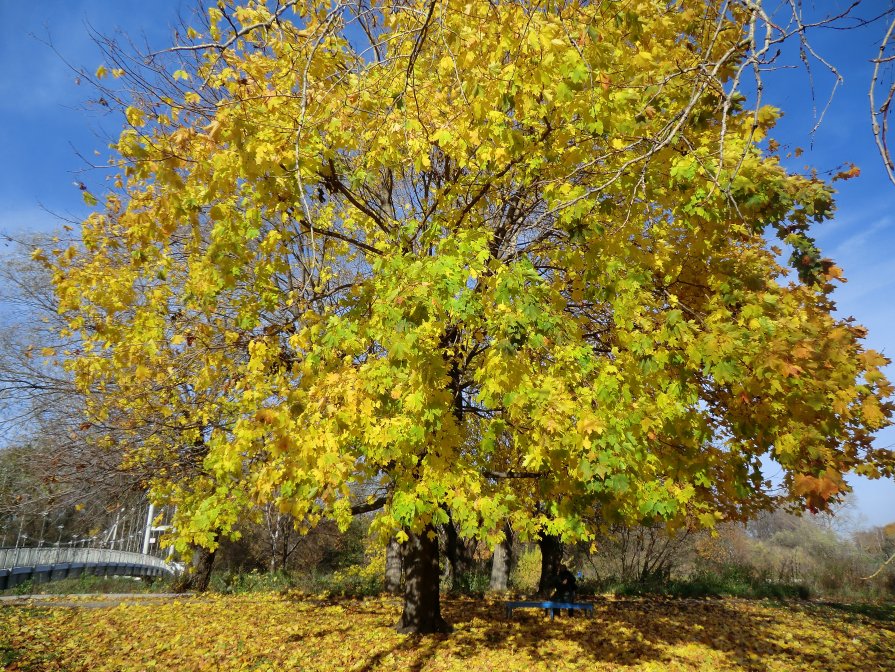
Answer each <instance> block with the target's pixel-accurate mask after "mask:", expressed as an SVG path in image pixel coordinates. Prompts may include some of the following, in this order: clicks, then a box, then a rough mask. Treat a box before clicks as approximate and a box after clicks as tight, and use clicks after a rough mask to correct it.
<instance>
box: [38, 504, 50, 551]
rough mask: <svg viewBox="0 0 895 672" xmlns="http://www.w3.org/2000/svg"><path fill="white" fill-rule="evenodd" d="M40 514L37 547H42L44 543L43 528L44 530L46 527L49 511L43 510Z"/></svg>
mask: <svg viewBox="0 0 895 672" xmlns="http://www.w3.org/2000/svg"><path fill="white" fill-rule="evenodd" d="M40 515H41V516H43V522H41V524H40V538H39V539H38V541H37V547H38V548H43V545H44V530H45V529H46V527H47V517H48V516H49V515H50V512H49V511H44V512H43V513H42V514H40Z"/></svg>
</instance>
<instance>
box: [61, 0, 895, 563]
mask: <svg viewBox="0 0 895 672" xmlns="http://www.w3.org/2000/svg"><path fill="white" fill-rule="evenodd" d="M765 18H766V17H765V15H764V14H763V12H762V10H761V7H760V6H759V5H756V4H755V3H751V2H723V3H722V2H705V3H697V4H686V5H685V4H684V3H667V2H652V1H648V0H639V1H636V2H627V3H614V2H600V3H588V2H577V1H571V0H570V1H560V2H473V3H466V2H455V1H454V0H440V1H438V2H436V1H434V0H406V1H402V2H396V3H392V2H371V3H369V4H368V3H367V2H336V3H330V2H319V1H317V0H306V1H305V2H279V3H277V5H276V7H271V6H269V5H267V4H265V3H264V2H252V1H249V2H246V3H245V4H236V3H234V2H231V1H229V0H228V1H226V2H221V3H219V4H218V5H217V6H216V7H212V8H211V9H209V10H208V23H207V25H204V26H200V27H197V28H190V29H189V31H188V37H187V40H188V42H187V43H184V44H180V45H178V46H177V47H175V48H174V49H172V50H170V51H168V52H167V53H166V54H163V55H160V56H158V59H160V60H157V61H155V62H156V63H165V64H166V65H165V67H168V70H167V73H168V77H166V78H163V79H161V80H158V81H155V82H147V80H145V79H144V78H143V77H144V74H141V73H140V72H139V70H138V69H136V68H133V69H132V68H131V65H130V63H129V62H125V61H122V62H117V63H116V62H113V63H109V64H107V65H106V66H103V67H102V68H100V70H99V71H98V73H97V75H98V76H100V77H102V76H113V77H119V78H121V82H122V83H123V84H124V85H125V86H124V87H123V92H122V89H121V88H119V89H118V90H119V92H122V93H121V94H120V95H121V96H122V98H120V99H121V100H124V101H125V103H126V105H127V109H126V119H127V125H126V127H125V128H124V130H123V132H122V133H121V136H120V138H119V139H118V141H117V144H115V146H114V150H115V152H116V153H117V158H116V159H115V160H114V163H115V165H116V167H117V168H118V170H117V175H116V177H115V178H114V182H113V188H111V189H110V191H109V192H108V193H107V194H106V195H105V196H104V197H103V207H101V208H98V209H97V211H96V212H95V213H94V214H92V215H91V216H90V217H89V218H88V219H87V220H86V221H85V222H84V224H83V230H82V243H81V244H79V245H77V246H75V247H71V248H69V249H67V250H64V251H62V250H57V251H56V252H55V254H52V255H50V254H48V258H50V259H51V263H52V265H53V267H54V269H55V274H56V275H55V278H56V290H57V293H58V295H59V299H60V310H61V311H63V312H64V313H65V314H66V315H67V316H68V318H69V324H70V329H71V331H72V332H73V333H77V334H78V335H79V337H80V344H79V347H78V349H77V350H73V351H70V352H68V353H67V356H68V361H69V365H70V366H71V367H72V369H73V371H74V372H75V374H76V376H77V379H78V381H79V382H80V384H81V386H82V389H83V390H84V391H85V392H86V393H87V394H88V397H89V398H88V406H89V412H90V413H91V415H92V418H93V421H94V422H96V423H100V424H103V423H105V424H110V425H114V426H115V427H116V428H117V429H116V434H115V436H116V437H119V439H120V437H121V431H124V432H127V431H131V432H133V435H134V437H135V438H137V439H139V440H135V441H133V442H132V443H129V444H127V445H129V446H130V447H129V448H127V449H126V450H125V453H126V454H125V461H126V462H127V463H129V464H132V465H142V466H143V468H146V466H147V465H151V470H150V475H149V476H148V477H147V480H148V484H149V485H150V486H151V488H152V492H153V495H154V497H156V498H159V499H164V500H166V501H169V502H170V503H174V504H176V505H177V507H178V509H177V523H176V534H177V538H178V540H179V541H178V543H181V544H186V543H189V542H192V543H198V544H201V545H206V546H213V545H214V544H215V543H216V542H217V539H218V538H219V536H220V535H222V534H227V533H228V531H229V530H230V529H231V526H232V525H233V523H234V522H235V521H236V520H237V519H238V518H239V516H240V515H243V513H244V512H245V511H246V510H247V508H249V507H250V506H251V505H252V504H253V503H258V502H262V503H263V502H276V503H277V504H278V505H279V507H280V508H281V510H282V511H284V512H290V513H291V514H292V515H293V516H295V518H296V520H298V521H300V522H301V524H302V525H304V526H309V525H313V524H314V523H315V522H316V521H318V520H320V519H321V518H322V517H332V518H334V519H336V520H337V521H339V522H340V523H341V524H342V525H347V522H348V520H349V518H350V516H351V515H352V513H356V512H357V511H358V510H363V509H371V508H375V507H379V506H381V507H382V508H381V509H380V514H379V516H378V518H377V523H376V524H377V526H378V528H379V529H380V530H381V531H383V533H387V534H397V535H398V536H399V538H400V539H407V538H408V537H412V538H417V539H418V538H419V537H420V536H421V537H425V536H426V535H425V532H426V531H427V530H430V529H431V526H432V525H434V524H438V523H439V522H443V521H445V520H447V516H448V515H450V516H451V517H452V520H453V521H454V522H455V524H456V525H457V527H458V528H459V530H460V531H461V533H462V534H463V535H468V536H479V537H481V538H484V539H486V540H488V541H490V542H491V543H496V542H497V541H499V540H500V539H501V538H502V535H503V529H504V524H505V522H506V521H507V520H509V521H510V522H511V524H512V526H513V528H514V530H516V531H517V532H519V533H520V534H522V535H523V536H528V537H531V536H534V535H536V534H538V533H539V532H545V533H549V534H553V535H558V536H560V537H563V538H565V539H581V538H587V537H588V535H589V534H590V532H589V531H588V526H587V525H586V524H585V522H584V521H585V516H592V514H593V512H594V510H595V509H596V510H598V511H599V515H600V519H601V520H603V521H605V523H606V524H611V523H615V522H619V521H639V520H643V519H651V520H654V519H656V518H659V519H665V520H668V521H669V522H670V524H672V525H691V526H693V525H699V526H712V525H714V524H715V522H716V521H718V520H721V519H724V518H736V517H745V516H748V515H750V513H752V512H754V511H755V510H757V509H759V508H762V507H764V506H766V505H767V503H768V502H769V501H770V494H769V485H770V484H769V483H767V482H766V481H765V476H764V475H763V474H762V472H761V469H760V465H761V459H762V458H763V457H765V456H770V457H772V458H773V459H774V460H776V462H777V463H779V464H780V465H781V467H782V468H783V470H784V473H785V476H784V483H783V485H784V487H785V488H786V490H787V492H788V493H789V494H788V496H789V497H790V498H792V499H793V500H794V501H799V502H801V503H802V504H803V505H806V506H808V507H812V508H823V507H824V506H825V504H826V502H827V501H828V500H830V499H831V498H835V497H836V495H837V493H841V492H843V491H845V490H846V489H847V486H846V484H845V482H844V481H843V475H844V474H846V473H848V472H857V473H861V474H864V475H866V476H870V477H879V476H891V475H892V472H893V467H895V458H893V455H892V453H891V452H890V451H887V450H883V449H877V448H874V447H873V446H872V444H871V441H872V434H873V432H874V431H875V430H876V429H878V428H880V427H883V426H884V425H886V424H887V423H888V417H889V415H890V414H891V411H892V404H891V401H890V395H891V393H892V387H891V385H890V384H889V383H888V381H887V380H886V379H885V377H884V375H883V374H882V373H881V372H880V367H881V366H883V365H884V364H885V363H886V362H887V360H886V359H885V358H884V357H882V356H881V355H880V354H879V353H877V352H874V351H872V350H869V349H867V348H865V347H864V345H863V342H862V339H863V338H864V336H865V331H864V330H863V329H862V328H861V327H859V326H857V325H856V324H854V323H853V322H852V321H851V320H843V319H840V318H837V317H835V316H834V315H833V310H834V305H833V303H832V300H831V292H832V290H833V284H832V283H833V282H835V281H836V280H839V279H841V272H840V270H839V269H838V268H837V267H836V266H835V265H834V264H833V263H832V262H831V261H830V260H827V259H823V258H822V257H821V254H820V251H819V250H818V249H817V248H816V246H815V245H814V243H813V240H812V238H811V237H810V232H809V227H810V226H811V225H813V224H815V223H820V222H823V221H824V220H826V219H828V218H829V217H830V216H831V214H832V212H833V202H832V188H831V186H830V185H829V184H827V183H826V182H824V181H823V180H821V179H819V178H818V177H817V176H816V175H813V174H809V175H802V174H797V173H793V172H791V171H789V170H787V169H786V168H785V167H784V166H783V165H782V163H781V158H780V156H779V154H778V147H777V145H776V143H775V142H773V141H772V140H769V139H768V133H769V132H770V131H771V129H772V128H773V126H774V121H775V119H776V118H777V117H778V115H779V111H778V110H776V109H774V108H772V107H768V106H764V105H761V104H752V102H750V101H749V100H747V98H746V97H745V96H744V95H743V94H742V93H740V88H741V80H742V79H743V78H744V77H745V76H746V75H747V74H748V73H750V72H752V69H753V68H754V67H757V64H759V63H760V62H761V59H763V58H765V57H766V56H767V50H768V49H769V45H771V44H773V41H772V40H770V39H769V40H767V41H764V40H762V39H761V38H760V35H759V36H757V31H759V30H760V29H764V28H767V26H768V24H767V23H765V22H764V20H765ZM769 34H770V33H769ZM113 55H114V54H113ZM163 59H167V60H163ZM128 90H129V91H128ZM758 91H759V93H760V87H759V88H758ZM753 102H754V101H753ZM86 197H87V198H88V200H89V201H94V200H95V199H94V197H93V196H92V195H90V194H89V193H88V194H87V196H86ZM774 235H776V236H777V237H778V238H779V240H780V242H779V244H780V245H782V246H783V247H785V248H786V249H787V250H788V251H789V252H790V253H791V258H790V264H791V266H792V267H793V269H794V270H795V274H794V275H793V274H790V275H788V274H787V272H786V270H785V268H784V267H783V266H781V264H780V262H778V258H779V256H780V254H782V252H781V250H778V249H776V248H774V247H772V246H771V243H770V239H771V237H772V236H774ZM110 442H111V441H110Z"/></svg>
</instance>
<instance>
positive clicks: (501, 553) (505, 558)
mask: <svg viewBox="0 0 895 672" xmlns="http://www.w3.org/2000/svg"><path fill="white" fill-rule="evenodd" d="M504 534H505V535H506V537H505V538H504V540H503V541H502V542H500V543H499V544H498V545H497V546H496V547H495V548H494V555H493V556H492V558H491V583H490V584H489V586H488V588H489V589H490V590H492V591H495V592H500V593H502V592H506V591H507V590H508V589H509V587H510V572H512V571H513V530H512V529H511V528H510V526H509V525H506V526H504Z"/></svg>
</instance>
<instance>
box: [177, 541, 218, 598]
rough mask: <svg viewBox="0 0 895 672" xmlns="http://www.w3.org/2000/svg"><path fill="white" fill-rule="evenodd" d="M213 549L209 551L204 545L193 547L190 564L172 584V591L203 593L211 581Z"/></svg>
mask: <svg viewBox="0 0 895 672" xmlns="http://www.w3.org/2000/svg"><path fill="white" fill-rule="evenodd" d="M214 555H215V552H214V551H209V550H208V549H207V548H205V547H204V546H197V547H195V548H194V549H193V562H192V566H191V567H190V568H189V569H188V570H187V571H186V573H184V574H183V575H182V576H181V577H180V579H179V580H178V581H177V582H176V583H175V584H174V592H177V593H185V592H188V591H195V592H198V593H203V592H205V591H206V590H208V584H209V582H210V581H211V568H212V566H213V565H214Z"/></svg>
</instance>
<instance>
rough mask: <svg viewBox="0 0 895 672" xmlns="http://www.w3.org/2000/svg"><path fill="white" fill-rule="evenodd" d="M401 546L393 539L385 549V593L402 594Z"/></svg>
mask: <svg viewBox="0 0 895 672" xmlns="http://www.w3.org/2000/svg"><path fill="white" fill-rule="evenodd" d="M401 564H402V563H401V544H399V543H398V540H397V539H395V538H394V537H392V538H391V539H389V540H388V544H387V545H386V547H385V592H387V593H389V594H390V595H399V594H400V593H401V569H402V567H401Z"/></svg>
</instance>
